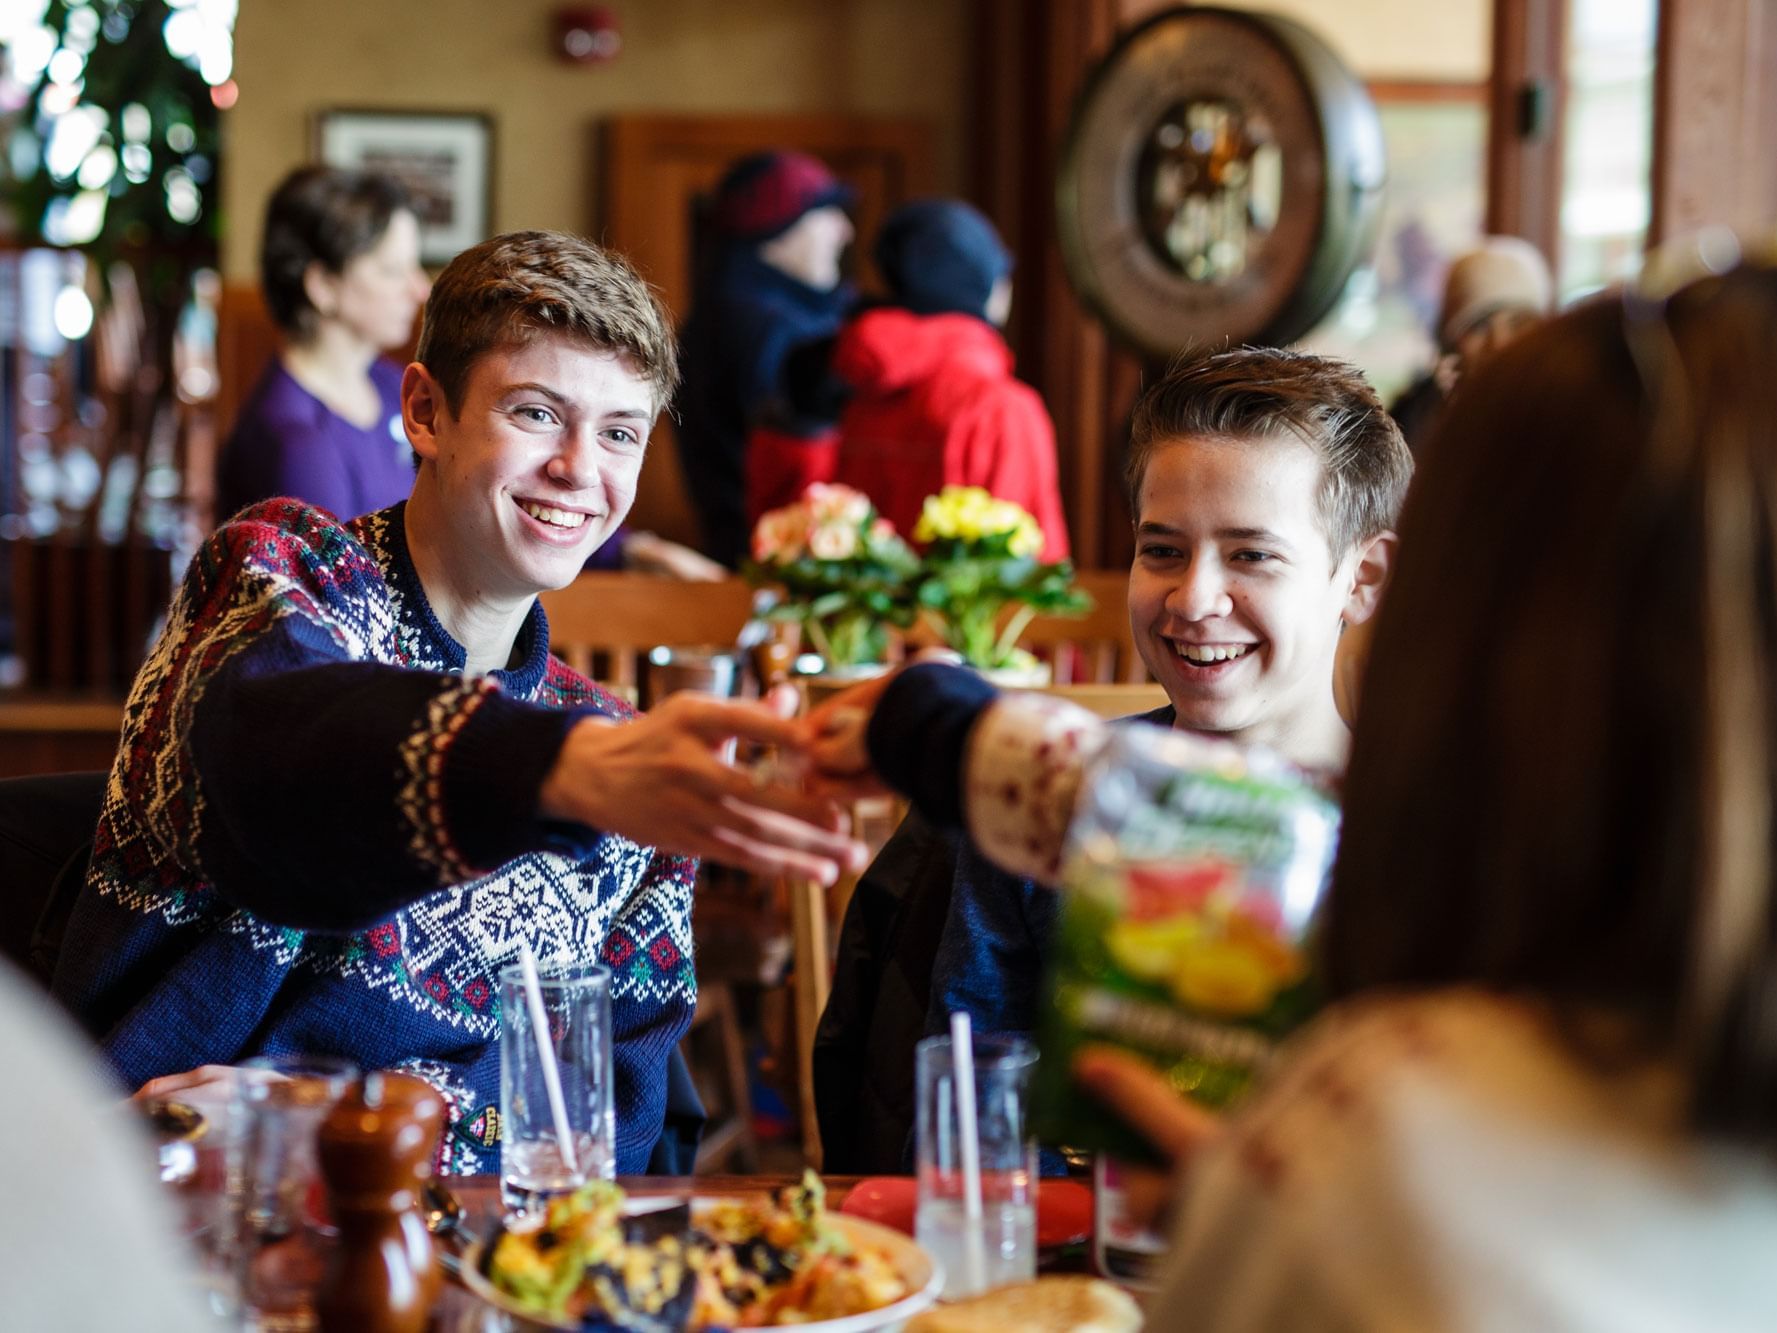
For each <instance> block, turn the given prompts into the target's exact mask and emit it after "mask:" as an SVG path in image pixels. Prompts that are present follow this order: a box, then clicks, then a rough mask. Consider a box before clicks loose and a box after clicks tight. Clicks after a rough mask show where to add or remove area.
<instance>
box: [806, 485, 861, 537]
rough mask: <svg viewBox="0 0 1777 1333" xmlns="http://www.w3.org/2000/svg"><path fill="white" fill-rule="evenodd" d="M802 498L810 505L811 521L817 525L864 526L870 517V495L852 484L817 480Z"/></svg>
mask: <svg viewBox="0 0 1777 1333" xmlns="http://www.w3.org/2000/svg"><path fill="white" fill-rule="evenodd" d="M802 498H803V501H804V502H805V503H806V504H807V505H808V515H809V519H810V521H811V522H812V523H814V525H815V526H817V527H824V526H826V525H827V524H829V523H849V524H850V525H852V526H853V527H862V526H863V525H864V524H865V523H866V522H868V521H869V519H870V508H871V506H870V497H869V496H867V495H865V494H864V493H863V492H862V491H854V490H853V489H852V488H851V487H850V486H832V485H828V484H826V483H824V482H819V481H817V482H813V483H811V484H810V485H809V488H808V489H807V490H806V491H804V492H803V497H802Z"/></svg>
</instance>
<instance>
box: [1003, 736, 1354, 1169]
mask: <svg viewBox="0 0 1777 1333" xmlns="http://www.w3.org/2000/svg"><path fill="white" fill-rule="evenodd" d="M1338 829H1339V810H1338V807H1337V806H1336V805H1335V804H1334V803H1333V802H1332V800H1331V799H1330V798H1329V797H1328V796H1327V795H1326V794H1325V793H1324V792H1322V791H1321V790H1320V789H1319V788H1317V787H1315V786H1314V785H1313V784H1312V782H1311V781H1310V780H1309V779H1308V778H1307V776H1306V775H1304V774H1303V773H1302V772H1301V771H1300V770H1298V769H1296V768H1294V767H1292V766H1291V765H1289V764H1288V763H1286V762H1285V761H1284V760H1282V759H1280V758H1278V757H1276V756H1274V755H1272V754H1270V753H1268V752H1264V751H1257V750H1245V749H1241V748H1239V747H1236V746H1233V745H1228V744H1226V743H1223V742H1217V741H1209V740H1205V739H1203V738H1201V737H1195V736H1190V735H1186V734H1185V733H1182V732H1177V731H1167V730H1162V729H1160V728H1158V727H1145V726H1129V727H1120V728H1118V729H1117V731H1116V735H1115V736H1114V738H1113V739H1112V740H1111V742H1110V743H1109V744H1108V745H1107V746H1106V748H1105V750H1104V752H1103V754H1102V755H1101V756H1100V757H1099V758H1098V760H1097V761H1096V762H1095V763H1094V764H1093V767H1092V769H1091V771H1090V772H1089V773H1088V774H1087V776H1086V780H1085V784H1084V786H1083V788H1082V791H1081V796H1080V803H1079V806H1078V808H1077V809H1076V811H1075V813H1074V820H1073V824H1072V825H1071V827H1070V828H1069V830H1068V840H1067V848H1066V852H1065V855H1064V858H1063V864H1062V876H1061V878H1062V886H1063V895H1062V905H1061V917H1060V922H1059V925H1058V928H1057V937H1056V945H1055V952H1054V957H1053V959H1052V961H1051V964H1050V973H1049V987H1048V989H1049V1004H1048V1005H1047V1006H1046V1007H1045V1009H1044V1012H1043V1014H1042V1016H1041V1018H1040V1019H1039V1026H1038V1034H1037V1037H1038V1044H1039V1046H1040V1047H1041V1050H1042V1057H1043V1058H1042V1060H1041V1061H1040V1062H1039V1064H1038V1066H1037V1074H1036V1080H1035V1086H1034V1094H1033V1113H1034V1114H1033V1124H1034V1128H1035V1130H1036V1133H1037V1136H1038V1138H1039V1139H1040V1140H1041V1141H1043V1142H1045V1143H1063V1144H1067V1145H1068V1146H1069V1147H1073V1148H1084V1149H1099V1150H1103V1151H1108V1152H1112V1153H1115V1154H1116V1155H1118V1156H1119V1157H1123V1158H1126V1159H1130V1160H1137V1161H1140V1160H1152V1159H1153V1149H1152V1148H1151V1147H1149V1146H1148V1145H1147V1144H1146V1143H1145V1141H1144V1140H1142V1139H1141V1137H1140V1136H1139V1135H1137V1134H1136V1133H1135V1132H1134V1131H1133V1130H1130V1129H1128V1128H1127V1127H1126V1126H1124V1125H1122V1124H1121V1123H1120V1122H1119V1121H1117V1120H1116V1119H1115V1118H1114V1117H1113V1116H1111V1115H1109V1114H1108V1113H1106V1111H1105V1110H1104V1109H1103V1108H1102V1107H1100V1106H1099V1105H1097V1104H1096V1103H1094V1102H1093V1101H1092V1100H1091V1098H1090V1097H1087V1096H1085V1095H1084V1094H1083V1093H1082V1092H1081V1091H1080V1089H1079V1088H1078V1087H1077V1086H1075V1085H1074V1084H1073V1083H1072V1081H1071V1079H1070V1076H1069V1073H1068V1070H1069V1066H1070V1065H1071V1063H1072V1060H1073V1054H1074V1052H1075V1050H1076V1049H1078V1048H1079V1047H1080V1046H1082V1045H1084V1044H1087V1043H1106V1044H1109V1045H1113V1046H1120V1047H1123V1048H1124V1049H1126V1050H1129V1051H1133V1052H1135V1053H1136V1054H1138V1055H1141V1056H1142V1057H1144V1058H1145V1059H1147V1060H1149V1061H1151V1062H1152V1063H1153V1064H1154V1065H1155V1066H1157V1067H1158V1068H1159V1069H1160V1070H1161V1071H1162V1072H1163V1073H1164V1074H1165V1075H1166V1077H1167V1078H1168V1079H1169V1080H1170V1081H1171V1082H1172V1084H1173V1086H1175V1087H1176V1088H1178V1090H1179V1091H1180V1092H1181V1093H1188V1094H1189V1095H1191V1096H1193V1097H1195V1098H1197V1099H1198V1100H1199V1101H1202V1102H1204V1103H1205V1104H1207V1105H1209V1106H1214V1107H1222V1106H1226V1105H1228V1104H1230V1103H1231V1102H1233V1101H1235V1100H1236V1099H1237V1098H1239V1096H1240V1095H1241V1094H1242V1093H1243V1092H1245V1091H1246V1088H1247V1085H1248V1084H1249V1083H1251V1082H1252V1080H1253V1079H1254V1077H1255V1076H1256V1075H1258V1074H1259V1073H1260V1072H1261V1071H1262V1070H1263V1069H1264V1068H1265V1066H1266V1065H1267V1064H1268V1063H1269V1061H1270V1059H1271V1055H1272V1052H1273V1049H1274V1048H1275V1046H1276V1044H1277V1043H1278V1041H1279V1040H1280V1039H1281V1038H1282V1037H1284V1036H1285V1035H1286V1034H1287V1033H1288V1032H1289V1031H1290V1030H1291V1029H1293V1028H1295V1027H1296V1026H1297V1025H1298V1024H1300V1023H1301V1022H1302V1021H1303V1020H1304V1019H1306V1018H1307V1017H1308V1016H1309V1015H1310V1014H1311V1013H1312V1012H1313V1011H1314V1009H1315V1008H1316V1007H1317V1004H1318V995H1317V991H1316V986H1315V979H1314V977H1313V976H1312V974H1311V972H1310V970H1309V947H1308V937H1309V933H1310V930H1311V927H1312V924H1313V920H1314V915H1315V908H1316V907H1317V905H1318V904H1319V902H1320V898H1321V892H1322V889H1323V887H1324V885H1325V882H1326V879H1327V873H1328V870H1329V869H1330V867H1331V865H1332V861H1333V852H1334V848H1335V845H1336V843H1337V840H1338Z"/></svg>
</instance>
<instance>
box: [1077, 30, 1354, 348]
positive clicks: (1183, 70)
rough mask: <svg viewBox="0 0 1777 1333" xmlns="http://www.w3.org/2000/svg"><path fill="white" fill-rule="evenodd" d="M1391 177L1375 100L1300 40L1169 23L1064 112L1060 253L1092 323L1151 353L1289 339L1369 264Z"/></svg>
mask: <svg viewBox="0 0 1777 1333" xmlns="http://www.w3.org/2000/svg"><path fill="white" fill-rule="evenodd" d="M1386 175H1387V168H1386V163H1385V156H1384V151H1383V144H1382V123H1381V121H1380V119H1379V118H1378V117H1377V115H1376V107H1375V104H1374V103H1373V102H1372V101H1371V100H1370V97H1369V94H1368V93H1367V92H1366V91H1365V89H1364V86H1363V84H1362V83H1361V82H1360V81H1359V80H1358V78H1357V77H1356V76H1355V75H1354V74H1353V73H1352V72H1351V71H1350V70H1349V69H1348V68H1346V66H1345V64H1344V63H1343V62H1342V61H1341V60H1340V59H1339V57H1338V56H1336V55H1335V54H1334V53H1333V52H1332V50H1331V49H1330V48H1328V46H1327V45H1326V43H1324V42H1323V41H1321V40H1320V38H1318V37H1316V36H1315V35H1314V34H1313V33H1312V32H1310V31H1309V30H1308V29H1307V28H1304V27H1303V26H1302V25H1301V24H1299V23H1294V22H1292V21H1291V20H1289V19H1284V18H1279V17H1276V16H1275V15H1270V14H1261V13H1250V12H1244V11H1240V10H1230V9H1215V8H1209V7H1200V6H1192V7H1189V8H1182V9H1174V10H1168V11H1166V12H1164V13H1161V14H1158V15H1156V16H1155V17H1153V18H1151V19H1149V20H1147V21H1146V22H1144V23H1142V24H1141V25H1140V26H1139V27H1136V28H1133V29H1131V30H1130V31H1129V32H1128V33H1127V34H1125V35H1124V37H1123V38H1122V39H1121V40H1120V41H1119V42H1118V43H1117V45H1116V47H1115V48H1114V49H1113V50H1112V51H1111V52H1110V54H1109V55H1107V56H1106V57H1105V58H1104V61H1103V62H1102V63H1101V64H1100V65H1099V67H1098V68H1097V69H1096V70H1094V71H1093V73H1092V75H1091V76H1090V77H1089V78H1088V80H1087V83H1086V86H1085V88H1084V89H1083V90H1082V91H1081V93H1080V96H1079V99H1078V101H1077V102H1076V104H1075V106H1074V112H1073V120H1072V123H1071V125H1070V127H1069V130H1068V137H1067V142H1066V144H1065V146H1064V148H1063V150H1062V159H1061V169H1060V174H1059V178H1058V180H1057V188H1056V208H1057V213H1058V220H1059V232H1060V239H1061V250H1062V256H1063V258H1064V260H1065V262H1066V265H1067V272H1068V277H1069V279H1070V280H1071V281H1072V282H1073V284H1074V287H1075V289H1076V290H1077V291H1078V292H1079V293H1080V295H1081V298H1082V299H1083V300H1084V301H1085V302H1086V304H1087V305H1088V306H1089V307H1090V308H1091V309H1092V310H1093V312H1094V313H1095V314H1097V315H1098V316H1099V318H1101V319H1103V320H1104V321H1105V323H1106V324H1107V325H1109V326H1110V328H1111V330H1112V332H1113V333H1115V334H1116V335H1117V336H1118V337H1120V338H1122V339H1124V340H1125V341H1127V342H1129V343H1132V344H1133V345H1134V346H1135V347H1137V348H1138V349H1140V350H1141V351H1143V352H1145V353H1147V354H1148V355H1150V356H1158V357H1167V356H1172V355H1174V354H1176V353H1177V352H1179V351H1180V350H1181V349H1183V348H1186V347H1189V346H1191V345H1193V344H1203V343H1206V342H1217V343H1219V342H1222V341H1224V340H1226V341H1231V342H1234V343H1246V342H1252V343H1274V344H1275V343H1286V342H1289V341H1291V340H1292V339H1294V338H1297V337H1300V336H1301V335H1302V334H1304V333H1306V332H1307V331H1308V330H1309V329H1310V328H1312V327H1313V326H1314V325H1315V324H1316V323H1318V322H1319V321H1320V319H1321V318H1322V317H1323V316H1324V315H1325V314H1326V313H1327V312H1328V311H1329V310H1330V309H1331V308H1332V306H1333V303H1334V302H1335V301H1337V300H1338V298H1339V294H1340V292H1341V291H1342V290H1343V289H1344V286H1345V280H1346V279H1347V278H1348V277H1350V276H1351V271H1352V269H1353V268H1355V267H1356V266H1357V265H1358V264H1359V263H1360V262H1362V261H1363V260H1364V259H1365V258H1366V257H1367V256H1368V254H1369V252H1370V249H1371V247H1372V246H1373V245H1374V243H1375V239H1376V229H1377V225H1378V222H1379V220H1380V215H1381V205H1382V188H1383V183H1384V180H1385V177H1386Z"/></svg>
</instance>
